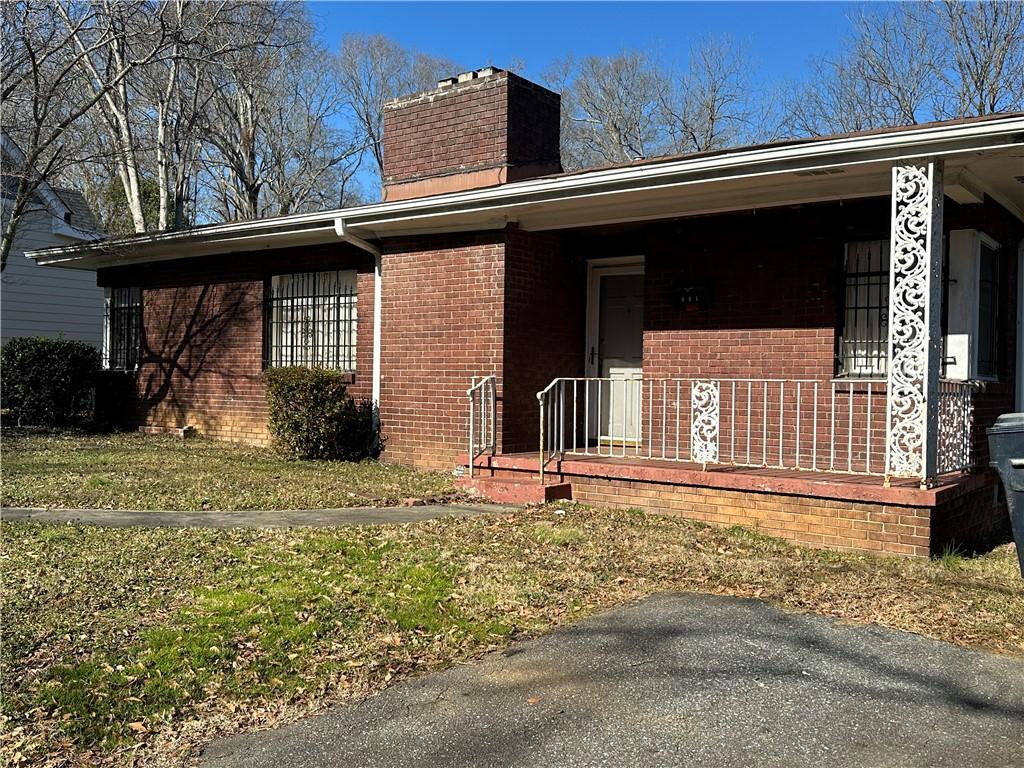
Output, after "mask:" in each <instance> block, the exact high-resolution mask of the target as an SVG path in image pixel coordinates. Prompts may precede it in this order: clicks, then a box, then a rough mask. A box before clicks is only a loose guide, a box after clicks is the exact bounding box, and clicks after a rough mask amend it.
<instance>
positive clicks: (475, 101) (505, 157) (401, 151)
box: [384, 67, 562, 200]
mask: <svg viewBox="0 0 1024 768" xmlns="http://www.w3.org/2000/svg"><path fill="white" fill-rule="evenodd" d="M560 102H561V99H560V97H559V95H558V94H557V93H554V92H552V91H549V90H548V89H547V88H542V87H541V86H539V85H537V84H536V83H531V82H530V81H529V80H524V79H523V78H521V77H519V76H518V75H515V74H513V73H511V72H506V71H505V70H502V69H495V68H494V67H485V68H484V69H478V70H476V71H475V72H464V73H463V74H461V75H459V76H458V77H452V78H448V79H447V80H442V81H441V82H439V83H438V84H437V88H436V89H434V90H432V91H429V92H427V93H423V94H420V95H418V96H408V97H404V98H400V99H395V100H394V101H390V102H388V103H387V104H385V105H384V199H385V200H405V199H408V198H411V197H423V196H426V195H437V194H441V193H443V192H456V191H459V190H464V189H478V188H480V187H491V186H494V185H496V184H504V183H506V182H509V181H520V180H522V179H528V178H531V177H534V176H543V175H545V174H549V173H559V172H560V171H561V170H562V162H561V158H560V155H559V145H558V140H559V126H560V114H559V110H560Z"/></svg>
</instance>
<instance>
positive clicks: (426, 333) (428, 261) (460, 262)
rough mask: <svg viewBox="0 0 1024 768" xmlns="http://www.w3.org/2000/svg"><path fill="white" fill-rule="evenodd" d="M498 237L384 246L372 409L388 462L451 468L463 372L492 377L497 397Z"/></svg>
mask: <svg viewBox="0 0 1024 768" xmlns="http://www.w3.org/2000/svg"><path fill="white" fill-rule="evenodd" d="M504 240H505V233H504V232H503V231H495V232H483V233H473V234H465V235H445V236H436V237H423V238H416V239H409V240H405V241H398V240H396V241H388V242H386V243H385V252H384V256H383V277H384V291H383V297H382V298H383V301H382V312H383V314H382V318H383V322H382V325H381V332H382V337H381V367H382V378H381V405H380V408H381V422H382V424H383V428H384V433H385V439H386V443H385V455H386V458H388V459H389V460H391V461H398V462H401V463H404V464H410V465H413V466H417V467H424V468H431V469H449V470H450V469H452V468H453V467H454V466H455V463H456V456H457V454H458V453H459V452H460V451H462V452H464V451H465V450H466V447H465V444H466V429H467V412H468V405H467V399H466V389H467V388H468V387H469V382H470V379H471V377H473V376H481V375H488V374H491V373H494V374H497V376H498V383H499V397H500V388H501V387H502V383H503V382H502V378H501V377H502V364H503V344H502V342H503V338H504V337H503V322H504V310H503V304H504V269H505V245H504ZM498 418H499V424H500V420H501V405H500V401H499V416H498Z"/></svg>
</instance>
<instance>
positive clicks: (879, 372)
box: [834, 237, 891, 380]
mask: <svg viewBox="0 0 1024 768" xmlns="http://www.w3.org/2000/svg"><path fill="white" fill-rule="evenodd" d="M864 244H867V245H872V244H878V246H879V247H880V255H881V256H883V257H884V258H882V259H881V260H880V261H881V263H880V264H879V269H878V270H865V271H859V272H854V273H850V272H849V270H848V264H849V260H850V253H851V249H852V248H853V247H855V246H859V245H864ZM890 258H891V244H890V243H889V238H886V237H880V238H863V239H858V240H850V241H848V242H846V243H844V245H843V259H842V265H841V269H840V271H839V272H840V274H839V299H840V300H839V308H838V309H839V312H838V321H839V328H838V332H837V333H836V362H835V371H834V377H835V378H837V379H844V380H860V379H865V380H879V379H885V378H886V376H887V371H888V366H889V338H888V327H889V326H888V318H889V280H890V277H889V271H890V268H891V266H890V265H891V262H890ZM851 274H852V275H853V276H855V277H859V278H860V279H862V280H868V282H867V284H866V285H863V286H862V285H858V284H855V285H853V286H851V284H850V278H851ZM879 278H880V280H879V282H878V286H877V287H878V289H879V291H880V296H879V302H880V303H878V304H868V305H867V306H866V307H862V308H860V307H858V308H855V309H853V310H852V311H853V312H861V311H865V312H866V311H869V310H873V311H878V312H880V313H881V314H880V317H879V319H878V322H877V325H878V332H879V338H877V339H875V340H870V341H863V342H852V343H862V344H874V345H876V348H877V351H876V352H875V354H874V355H873V357H871V360H872V361H873V363H874V364H873V365H870V366H867V365H865V366H859V367H857V368H856V369H855V370H854V369H848V368H847V361H848V360H849V359H852V358H851V356H850V355H848V354H847V352H846V348H847V346H848V345H849V344H850V343H851V342H850V341H849V340H848V338H847V321H848V318H849V312H850V311H851V309H850V305H849V300H848V297H849V291H850V289H851V287H853V288H854V289H859V288H865V289H867V290H868V291H869V292H870V290H871V288H872V287H874V284H873V283H872V282H871V281H872V280H875V279H879ZM882 293H884V297H883V296H882V295H881V294H882ZM869 367H870V368H871V369H873V370H869Z"/></svg>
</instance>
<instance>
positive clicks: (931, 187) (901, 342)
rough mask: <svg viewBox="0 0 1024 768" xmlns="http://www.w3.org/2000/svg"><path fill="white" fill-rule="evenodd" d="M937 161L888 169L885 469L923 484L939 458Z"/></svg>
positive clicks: (940, 193) (939, 222) (940, 187)
mask: <svg viewBox="0 0 1024 768" xmlns="http://www.w3.org/2000/svg"><path fill="white" fill-rule="evenodd" d="M942 200H943V185H942V161H941V160H936V159H930V160H921V161H913V162H907V163H901V164H897V165H895V166H894V167H893V169H892V222H891V230H890V232H891V235H890V239H889V243H890V254H889V264H890V267H889V365H888V378H887V384H888V395H889V396H888V398H887V400H888V407H887V413H886V444H885V474H886V483H888V482H889V480H890V478H894V477H907V478H916V479H919V480H920V481H921V484H922V485H926V484H927V483H929V482H930V481H931V480H932V479H933V478H934V477H935V474H936V468H937V463H938V417H939V416H938V411H939V393H938V389H939V372H940V362H941V361H940V357H941V355H942V338H941V333H942V328H941V320H942Z"/></svg>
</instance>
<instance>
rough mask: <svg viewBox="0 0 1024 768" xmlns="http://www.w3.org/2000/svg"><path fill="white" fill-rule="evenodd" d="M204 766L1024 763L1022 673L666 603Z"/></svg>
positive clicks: (704, 606) (825, 625) (426, 682)
mask: <svg viewBox="0 0 1024 768" xmlns="http://www.w3.org/2000/svg"><path fill="white" fill-rule="evenodd" d="M201 764H202V766H203V768H242V767H243V766H245V767H246V768H260V767H261V766H262V767H264V768H300V767H301V768H314V767H316V766H323V767H324V768H326V766H344V765H353V766H355V765H358V766H366V767H369V768H372V767H374V766H379V767H383V766H389V767H390V768H399V767H400V766H434V765H437V766H440V765H443V766H449V767H451V768H460V767H462V766H465V767H466V768H469V767H470V766H644V767H645V768H658V767H660V766H664V767H665V768H669V767H670V766H671V767H672V768H675V767H676V766H715V767H716V768H733V767H735V768H749V767H750V766H759V767H764V766H780V767H782V766H784V767H785V768H802V767H806V768H811V767H812V766H813V767H815V768H817V766H822V765H827V766H830V767H832V768H835V767H836V766H842V767H846V766H849V768H854V767H855V766H856V767H857V768H860V767H862V766H871V767H872V768H881V767H882V766H886V767H889V766H892V767H895V766H901V767H903V768H914V767H915V766H920V767H921V768H924V767H925V766H929V767H932V768H938V767H940V766H950V767H951V768H964V767H965V766H974V767H976V768H986V767H988V766H991V768H1012V767H1013V766H1024V662H1022V661H1020V660H1015V659H1009V658H1002V657H999V656H994V655H990V654H985V653H978V652H972V651H968V650H964V649H962V648H958V647H955V646H952V645H947V644H945V643H941V642H937V641H934V640H928V639H925V638H921V637H917V636H915V635H910V634H906V633H903V632H897V631H893V630H887V629H881V628H878V627H854V626H848V625H843V624H840V623H838V622H836V621H832V620H830V619H825V618H821V617H818V616H805V615H796V614H788V613H784V612H782V611H779V610H777V609H775V608H772V607H770V606H768V605H766V604H764V603H762V602H760V601H756V600H743V599H738V598H730V597H716V596H709V595H688V594H665V595H660V596H657V597H654V598H651V599H649V600H646V601H644V602H642V603H639V604H637V605H634V606H630V607H627V608H623V609H621V610H618V611H614V612H611V613H608V614H605V615H602V616H598V617H596V618H593V619H591V620H589V621H585V622H583V623H581V624H579V625H578V626H576V627H572V628H566V629H563V630H559V631H556V632H553V633H551V634H550V635H547V636H546V637H543V638H541V639H539V640H536V641H532V642H528V643H522V644H519V645H517V646H513V647H512V648H510V649H509V650H507V651H505V652H504V653H500V654H493V655H491V656H489V657H487V658H486V659H484V660H482V661H480V662H478V663H473V664H468V665H463V666H459V667H455V668H453V669H451V670H448V671H446V672H441V673H438V674H433V675H428V676H425V677H422V678H420V679H418V680H414V681H411V682H407V683H403V684H400V685H396V686H395V687H393V688H390V689H388V690H386V691H385V692H383V693H381V694H380V695H378V696H376V697H373V698H370V699H368V700H366V701H364V702H361V703H359V704H352V705H346V706H340V707H337V708H335V709H333V710H331V711H329V712H327V713H325V714H323V715H319V716H316V717H311V718H309V719H307V720H304V721H301V722H299V723H296V724H294V725H292V726H288V727H285V728H281V729H278V730H273V731H266V732H263V733H254V734H248V735H241V736H234V737H231V738H226V739H222V740H220V741H217V742H214V743H213V744H212V745H211V746H210V747H209V748H208V749H207V750H206V752H205V753H204V755H203V756H202V763H201Z"/></svg>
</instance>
